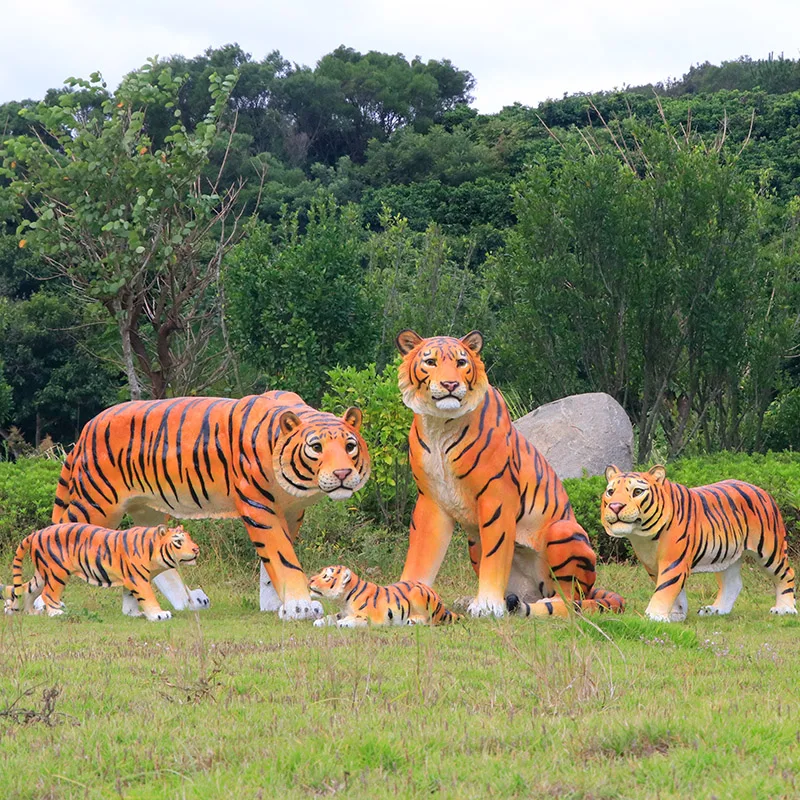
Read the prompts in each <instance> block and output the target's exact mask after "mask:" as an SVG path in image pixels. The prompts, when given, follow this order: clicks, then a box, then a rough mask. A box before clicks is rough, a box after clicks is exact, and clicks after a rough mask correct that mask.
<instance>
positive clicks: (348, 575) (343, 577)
mask: <svg viewBox="0 0 800 800" xmlns="http://www.w3.org/2000/svg"><path fill="white" fill-rule="evenodd" d="M356 580H357V577H356V576H355V575H354V574H353V573H352V572H351V571H350V570H349V569H347V567H343V566H341V565H340V566H336V567H325V569H323V570H320V571H319V572H318V573H317V574H316V575H312V576H311V578H310V579H309V581H308V590H309V592H310V593H311V596H312V597H327V598H328V599H329V600H341V599H342V598H343V597H344V595H345V593H346V592H347V591H348V590H349V589H350V587H351V585H352V584H354V583H355V582H356Z"/></svg>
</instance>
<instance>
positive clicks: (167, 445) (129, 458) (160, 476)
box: [53, 392, 370, 619]
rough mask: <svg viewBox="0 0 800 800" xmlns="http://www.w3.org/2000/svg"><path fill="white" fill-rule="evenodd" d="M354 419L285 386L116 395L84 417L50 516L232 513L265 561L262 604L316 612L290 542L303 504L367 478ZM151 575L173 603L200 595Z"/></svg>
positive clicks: (167, 576)
mask: <svg viewBox="0 0 800 800" xmlns="http://www.w3.org/2000/svg"><path fill="white" fill-rule="evenodd" d="M360 427H361V412H360V411H359V410H358V409H357V408H350V409H348V410H347V411H346V412H345V414H344V416H343V417H342V418H341V419H340V418H338V417H335V416H334V415H333V414H325V413H322V412H320V411H316V410H315V409H313V408H311V407H310V406H307V405H306V404H305V403H304V402H303V401H302V399H301V398H300V397H299V396H298V395H296V394H294V393H293V392H267V393H266V394H262V395H252V396H250V397H244V398H242V399H241V400H228V399H224V398H214V397H180V398H176V399H171V400H155V401H151V402H132V403H122V404H121V405H118V406H113V407H112V408H109V409H106V410H105V411H103V412H102V413H101V414H99V415H98V416H96V417H95V418H94V419H93V420H91V421H90V422H88V423H87V424H86V426H85V427H84V429H83V432H82V433H81V436H80V438H79V439H78V442H77V443H76V445H75V447H74V449H73V450H72V452H71V453H70V454H69V456H68V457H67V460H66V463H65V464H64V468H63V470H62V472H61V478H60V480H59V482H58V491H57V495H56V501H55V507H54V509H53V522H68V521H69V522H86V523H89V524H93V525H104V526H105V527H108V528H115V527H117V526H118V525H119V522H120V520H121V519H122V515H123V514H124V513H126V512H127V513H129V514H130V515H131V517H132V518H133V520H134V522H135V523H136V524H151V525H152V524H156V523H158V522H163V520H164V518H165V515H170V516H172V517H176V518H178V519H208V518H213V519H221V518H225V517H232V518H239V519H241V520H242V522H243V523H244V526H245V528H246V529H247V533H248V534H249V536H250V539H251V540H252V542H253V544H254V545H255V548H256V552H257V554H258V557H259V558H260V560H261V610H262V611H278V613H279V616H280V617H281V619H307V618H315V617H318V616H320V615H321V614H322V606H321V605H320V604H319V603H318V602H315V601H312V600H311V597H310V595H309V593H308V581H307V580H306V576H305V574H304V573H303V570H302V568H301V567H300V564H299V562H298V559H297V556H296V555H295V552H294V541H295V539H296V538H297V535H298V531H299V529H300V524H301V522H302V520H303V514H304V513H305V508H306V507H307V506H309V505H311V504H312V503H316V502H317V501H319V500H321V499H322V498H324V497H326V496H327V497H329V498H331V499H332V500H345V499H347V498H349V497H351V496H352V494H353V492H355V491H356V490H358V489H360V488H361V487H362V486H363V485H364V483H366V481H367V478H368V477H369V471H370V461H369V454H368V453H367V446H366V444H365V442H364V440H363V439H362V438H361V434H360V433H359V428H360ZM155 584H156V586H157V587H158V588H159V589H160V590H161V591H162V592H163V593H164V594H165V595H166V597H167V599H168V600H169V601H170V603H172V605H173V606H174V607H175V608H177V609H181V608H185V607H187V606H188V607H189V608H193V607H203V606H207V605H208V598H207V597H206V595H205V594H204V593H203V592H202V591H199V590H195V591H192V592H189V591H188V590H187V589H186V587H185V586H184V584H183V582H182V581H181V579H180V576H178V575H177V573H176V572H174V571H168V572H165V573H163V574H162V575H159V576H158V578H156V581H155ZM131 606H133V607H134V608H135V606H136V603H135V601H133V600H132V598H131V597H130V596H129V595H127V594H126V595H124V597H123V607H124V608H130V607H131Z"/></svg>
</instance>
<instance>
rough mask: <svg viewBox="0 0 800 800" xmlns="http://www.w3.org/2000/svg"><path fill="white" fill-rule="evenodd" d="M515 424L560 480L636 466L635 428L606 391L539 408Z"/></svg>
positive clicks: (565, 398) (570, 398)
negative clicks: (614, 466)
mask: <svg viewBox="0 0 800 800" xmlns="http://www.w3.org/2000/svg"><path fill="white" fill-rule="evenodd" d="M514 425H516V426H517V429H518V430H519V431H520V433H522V435H523V436H524V437H525V438H526V439H527V440H528V441H529V442H530V443H531V444H532V445H534V446H535V447H536V448H537V450H539V452H540V453H541V454H542V455H543V456H544V457H545V458H546V459H547V460H548V461H549V462H550V465H551V466H552V467H553V469H554V470H555V471H556V474H557V475H558V477H559V478H580V477H581V476H582V475H583V474H584V470H585V471H586V473H587V474H588V475H602V474H603V472H604V471H605V468H606V466H608V464H616V465H617V466H618V467H619V468H620V469H622V470H630V469H632V467H633V426H632V425H631V421H630V419H628V415H627V414H626V413H625V409H624V408H623V407H622V406H621V405H620V404H619V403H618V402H617V401H616V400H615V399H614V398H613V397H611V395H608V394H605V393H604V392H592V393H589V394H575V395H572V396H571V397H564V398H562V399H561V400H556V401H554V402H552V403H547V404H546V405H543V406H540V407H539V408H537V409H536V410H535V411H531V413H530V414H526V415H525V416H524V417H522V418H520V419H518V420H517V421H516V422H515V423H514Z"/></svg>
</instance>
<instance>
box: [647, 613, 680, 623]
mask: <svg viewBox="0 0 800 800" xmlns="http://www.w3.org/2000/svg"><path fill="white" fill-rule="evenodd" d="M644 615H645V616H646V617H647V619H649V620H652V621H653V622H672V621H673V620H672V617H670V615H669V614H654V613H653V612H652V611H645V612H644Z"/></svg>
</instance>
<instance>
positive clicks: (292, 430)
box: [272, 408, 370, 500]
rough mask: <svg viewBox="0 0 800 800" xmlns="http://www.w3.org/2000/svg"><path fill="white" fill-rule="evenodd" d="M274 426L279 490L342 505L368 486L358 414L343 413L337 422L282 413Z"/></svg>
mask: <svg viewBox="0 0 800 800" xmlns="http://www.w3.org/2000/svg"><path fill="white" fill-rule="evenodd" d="M279 426H280V433H279V435H278V440H277V442H276V444H275V448H274V451H273V457H272V458H273V463H272V466H273V469H274V471H275V476H276V478H277V480H278V483H279V484H280V486H281V488H282V489H284V491H286V492H288V493H289V494H292V495H295V496H297V497H307V498H312V497H313V496H314V495H316V494H318V493H319V492H324V493H325V494H326V495H327V496H328V497H330V498H331V500H347V499H348V498H349V497H352V495H353V492H355V491H357V490H358V489H360V488H361V487H362V486H363V485H364V484H365V483H366V482H367V478H369V470H370V461H369V453H368V452H367V444H366V442H365V441H364V440H363V439H362V438H361V433H360V430H361V411H360V410H359V409H357V408H348V409H347V411H345V412H344V416H343V417H342V418H341V419H340V418H339V417H336V416H334V415H333V414H325V413H323V412H315V413H313V414H309V415H305V414H304V415H303V416H302V417H299V416H298V415H297V414H295V413H294V412H293V411H284V412H283V413H282V414H281V415H280V418H279Z"/></svg>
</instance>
